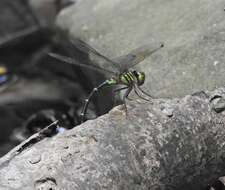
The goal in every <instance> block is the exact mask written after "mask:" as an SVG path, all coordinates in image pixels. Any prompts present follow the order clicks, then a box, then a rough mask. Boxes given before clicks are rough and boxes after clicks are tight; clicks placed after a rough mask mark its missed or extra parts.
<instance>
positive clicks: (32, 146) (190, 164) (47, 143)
mask: <svg viewBox="0 0 225 190" xmlns="http://www.w3.org/2000/svg"><path fill="white" fill-rule="evenodd" d="M224 98H225V88H221V89H217V90H216V91H213V92H208V93H205V92H203V91H202V92H198V93H195V94H193V95H188V96H186V97H184V98H183V99H171V100H170V99H167V100H166V99H157V100H154V101H153V103H152V104H151V103H148V104H146V102H143V101H140V100H135V101H131V102H128V109H129V115H128V116H127V117H126V116H125V114H124V111H123V110H122V107H121V106H120V107H116V108H114V109H113V110H112V111H111V112H110V113H109V114H107V115H104V116H102V117H100V118H98V119H96V120H92V121H87V122H85V123H84V124H82V125H80V126H78V127H76V128H74V129H72V130H68V131H66V132H64V133H62V134H59V135H56V136H54V137H51V138H49V135H48V133H44V132H42V133H41V135H39V136H38V135H37V134H36V135H34V136H32V137H31V138H30V139H28V140H27V141H26V142H24V143H22V144H21V145H19V146H18V147H16V148H15V149H13V150H12V151H11V152H9V153H8V154H7V155H5V156H4V157H3V158H1V159H0V189H1V190H6V189H7V190H11V189H13V190H17V189H18V190H19V189H23V190H30V189H36V190H44V189H46V190H47V189H48V190H49V189H54V190H58V189H65V190H71V189H74V190H75V189H79V190H86V189H96V190H103V189H114V190H122V189H123V190H132V189H133V190H139V189H141V190H148V189H151V190H159V189H162V190H163V189H183V190H192V189H193V190H194V189H201V188H203V187H205V186H206V185H207V184H208V183H209V182H210V181H211V180H213V179H216V178H218V177H219V176H221V175H222V174H223V173H224V170H225V166H224V142H225V128H224V125H225V117H224V116H225V112H224V110H225V107H224V108H223V109H222V107H221V106H220V110H219V111H218V110H217V109H216V110H215V109H214V107H216V105H217V102H219V100H220V99H224ZM44 135H45V136H44Z"/></svg>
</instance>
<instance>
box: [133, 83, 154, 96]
mask: <svg viewBox="0 0 225 190" xmlns="http://www.w3.org/2000/svg"><path fill="white" fill-rule="evenodd" d="M137 89H138V90H140V91H141V92H142V93H143V94H145V95H146V96H148V97H149V98H155V97H154V96H152V95H150V94H148V93H147V92H145V91H144V90H142V89H141V87H140V86H138V85H137Z"/></svg>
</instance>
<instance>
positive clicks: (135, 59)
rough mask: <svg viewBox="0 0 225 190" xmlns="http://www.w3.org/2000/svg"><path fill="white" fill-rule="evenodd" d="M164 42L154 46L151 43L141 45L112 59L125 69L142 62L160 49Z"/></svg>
mask: <svg viewBox="0 0 225 190" xmlns="http://www.w3.org/2000/svg"><path fill="white" fill-rule="evenodd" d="M163 46H164V44H162V43H160V44H157V45H155V46H154V47H153V46H151V45H144V46H141V47H139V48H137V49H135V50H133V51H131V52H130V53H129V54H127V55H123V56H120V57H117V58H115V59H113V60H114V61H115V62H118V63H120V65H121V67H122V71H125V70H127V69H129V68H131V67H134V66H135V65H137V64H138V63H140V62H142V61H143V60H144V59H145V58H147V57H149V56H150V55H152V54H153V53H155V52H156V51H158V50H159V49H161V48H162V47H163Z"/></svg>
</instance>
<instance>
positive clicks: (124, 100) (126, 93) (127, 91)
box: [122, 86, 133, 115]
mask: <svg viewBox="0 0 225 190" xmlns="http://www.w3.org/2000/svg"><path fill="white" fill-rule="evenodd" d="M132 89H133V87H132V86H129V87H128V89H127V90H126V92H125V93H124V95H123V99H122V101H123V103H124V109H125V113H126V115H127V105H126V99H127V97H128V96H129V94H130V92H131V90H132Z"/></svg>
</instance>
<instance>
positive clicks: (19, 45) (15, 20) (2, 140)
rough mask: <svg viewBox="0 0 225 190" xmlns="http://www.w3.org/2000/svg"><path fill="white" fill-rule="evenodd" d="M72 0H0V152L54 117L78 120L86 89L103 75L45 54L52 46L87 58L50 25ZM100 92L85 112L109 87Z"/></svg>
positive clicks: (66, 123) (97, 109)
mask: <svg viewBox="0 0 225 190" xmlns="http://www.w3.org/2000/svg"><path fill="white" fill-rule="evenodd" d="M75 3H76V1H72V0H17V1H13V0H10V1H9V0H2V1H0V130H1V131H0V156H2V155H4V154H5V153H7V152H8V151H9V150H10V149H12V148H13V147H14V146H15V145H17V144H18V143H20V142H22V141H23V140H25V139H26V138H28V137H29V136H30V135H32V134H34V133H35V132H37V131H39V130H40V129H43V128H44V127H46V126H48V125H49V124H51V123H52V122H54V121H55V120H58V121H59V126H63V127H64V128H66V129H70V128H72V127H74V126H76V125H78V124H80V117H79V114H80V112H81V109H82V106H83V103H84V99H85V97H86V96H87V93H89V92H90V91H91V90H92V88H93V87H94V85H96V84H98V82H99V81H102V80H103V79H104V78H105V77H104V76H103V75H102V74H100V73H98V74H96V71H95V72H93V71H90V70H89V71H85V70H83V69H82V68H79V67H76V66H73V65H69V64H65V63H63V62H60V61H57V60H55V59H53V58H51V57H50V56H48V53H49V52H57V53H60V54H63V55H68V56H71V57H77V59H79V60H80V61H81V62H83V63H87V62H88V59H87V55H85V54H84V53H82V52H79V50H76V49H74V48H71V47H70V44H69V42H68V38H67V36H66V33H63V32H62V31H61V30H60V29H59V28H58V27H56V26H55V19H56V16H57V15H58V13H59V12H60V10H62V9H64V8H67V7H69V6H71V5H73V4H75ZM90 81H92V82H90ZM106 92H107V90H106ZM106 94H109V95H108V97H107V95H104V96H103V95H102V96H101V95H100V99H101V102H105V103H104V104H99V102H98V98H97V97H96V98H94V101H93V102H94V103H91V105H90V108H91V109H90V111H89V117H90V118H94V117H96V115H98V114H102V113H105V112H106V111H108V110H109V109H110V108H111V107H112V101H110V99H111V98H110V91H109V90H108V93H106ZM106 100H107V101H106ZM99 105H100V106H99Z"/></svg>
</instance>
